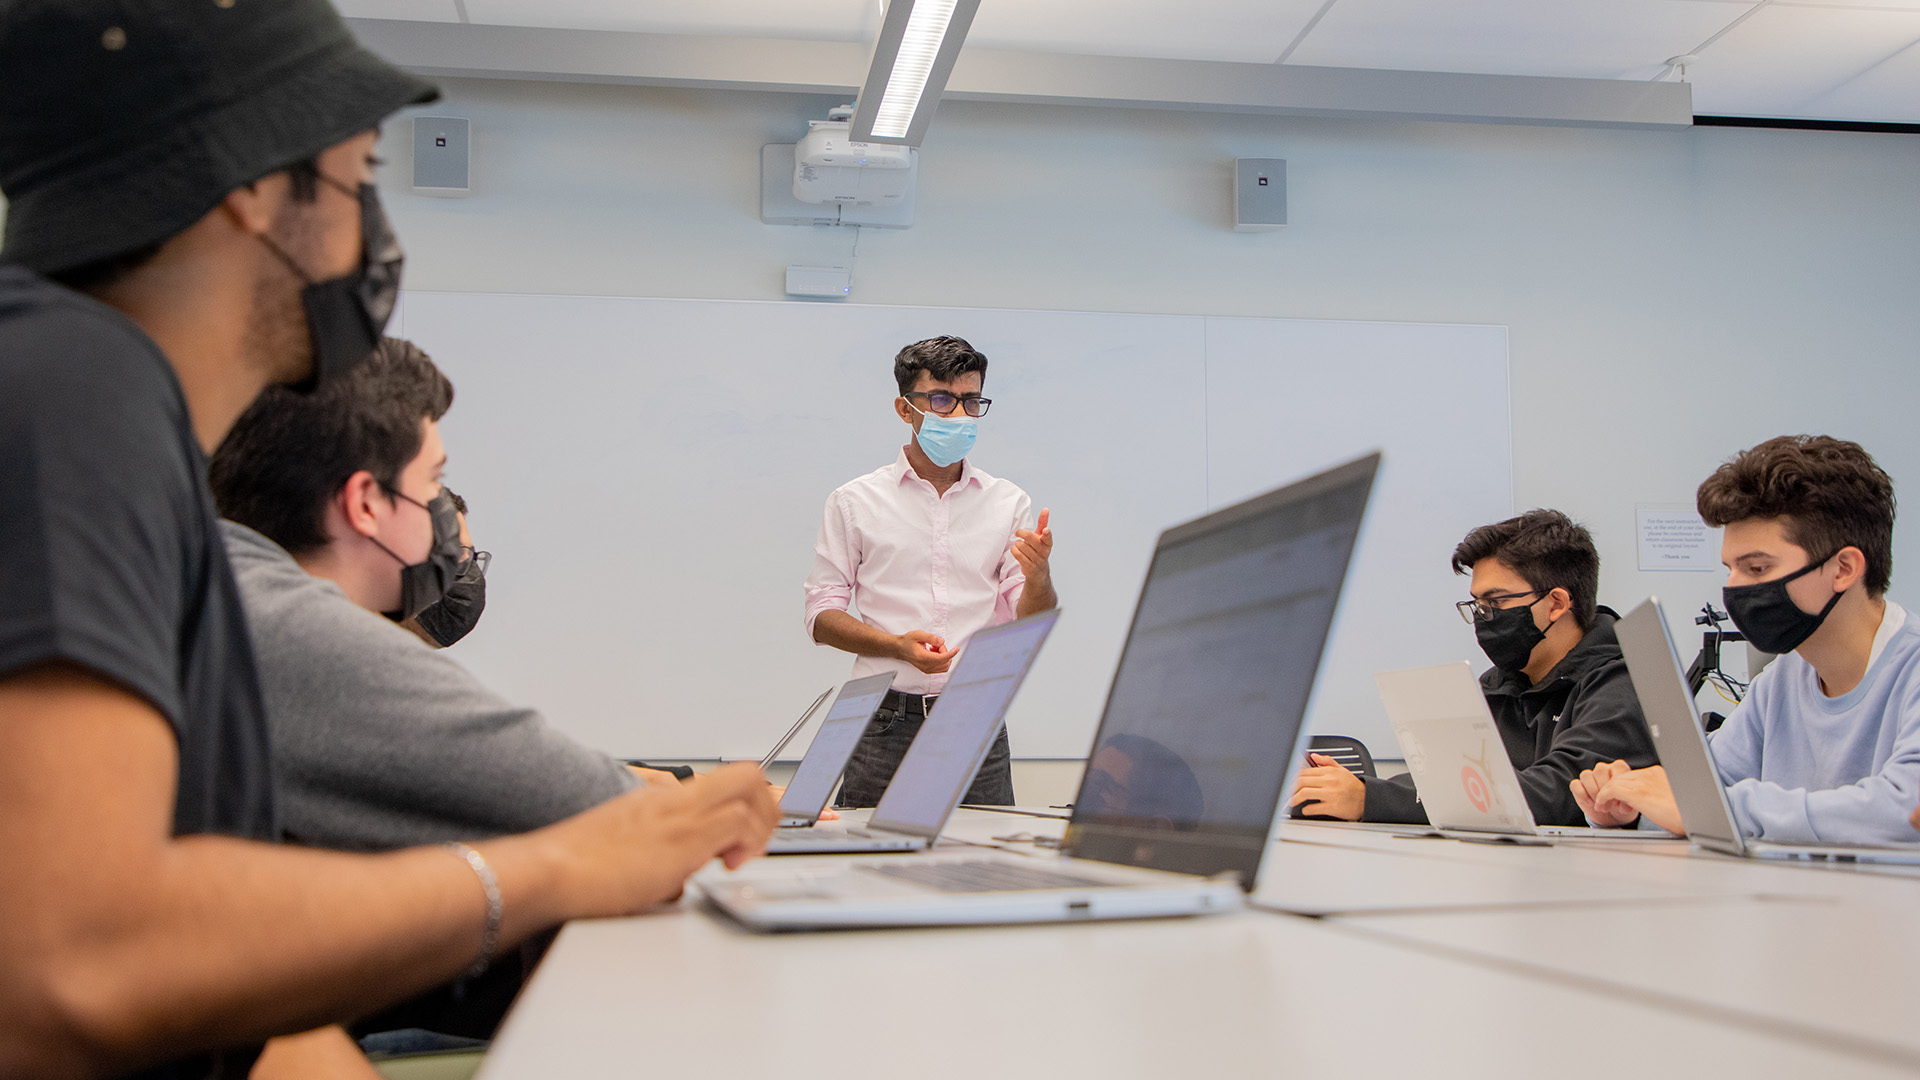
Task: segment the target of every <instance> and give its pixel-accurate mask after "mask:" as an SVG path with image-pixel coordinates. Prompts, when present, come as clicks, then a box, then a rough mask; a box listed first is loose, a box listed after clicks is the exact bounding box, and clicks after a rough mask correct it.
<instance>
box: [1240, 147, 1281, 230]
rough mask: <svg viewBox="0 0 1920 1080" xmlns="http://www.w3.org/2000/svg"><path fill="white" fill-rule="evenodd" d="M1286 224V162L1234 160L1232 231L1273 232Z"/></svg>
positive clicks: (1253, 159)
mask: <svg viewBox="0 0 1920 1080" xmlns="http://www.w3.org/2000/svg"><path fill="white" fill-rule="evenodd" d="M1286 224H1287V162H1286V159H1284V158H1247V157H1243V158H1235V159H1233V231H1234V232H1270V231H1272V230H1274V229H1278V228H1282V227H1284V226H1285V225H1286Z"/></svg>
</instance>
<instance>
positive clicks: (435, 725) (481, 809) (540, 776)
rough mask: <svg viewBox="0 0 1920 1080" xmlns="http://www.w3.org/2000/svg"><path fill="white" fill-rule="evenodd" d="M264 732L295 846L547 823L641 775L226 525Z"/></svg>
mask: <svg viewBox="0 0 1920 1080" xmlns="http://www.w3.org/2000/svg"><path fill="white" fill-rule="evenodd" d="M220 529H221V533H222V535H223V538H224V539H225V540H226V545H227V555H228V557H229V558H230V559H231V560H232V562H233V571H234V575H235V576H236V577H237V578H238V579H239V582H240V598H241V601H242V603H244V604H245V605H246V611H247V621H248V622H249V623H250V624H251V626H252V628H253V643H254V652H255V653H256V655H257V656H258V659H259V667H260V676H261V681H262V683H263V684H264V687H265V690H266V698H267V718H268V723H269V724H270V725H271V727H272V731H273V764H274V771H275V787H276V790H275V796H276V800H277V806H278V809H279V816H280V825H281V827H282V828H283V829H284V830H285V833H286V836H287V838H288V839H289V840H292V841H294V842H297V843H302V844H309V845H314V846H318V847H329V848H346V849H352V850H388V849H391V848H398V847H406V846H409V845H413V844H426V843H436V842H440V841H445V840H463V839H465V840H471V839H475V838H484V837H489V836H498V835H501V834H503V833H516V832H525V831H527V830H529V829H537V828H539V827H540V826H542V825H549V824H552V823H553V822H555V821H558V820H560V819H561V818H564V817H569V816H571V815H573V814H576V813H578V812H580V811H581V810H585V809H586V808H588V807H590V806H593V805H594V804H596V803H599V802H602V801H604V800H606V799H609V798H611V797H613V796H615V795H618V794H619V793H621V792H623V791H626V790H627V789H629V788H631V787H633V786H635V784H636V783H637V782H638V781H637V780H636V778H635V777H634V775H633V773H632V772H631V771H629V770H628V769H627V768H626V767H625V766H624V765H621V764H619V763H618V762H616V761H614V760H613V759H612V758H609V757H608V756H607V755H605V754H602V753H600V752H598V751H596V750H592V749H589V748H587V747H585V746H582V745H580V744H579V743H577V742H574V741H573V740H572V739H570V738H568V737H567V736H566V735H564V734H562V733H561V732H560V731H559V729H557V728H555V727H554V726H553V725H552V724H550V723H548V722H547V720H546V718H545V717H543V716H541V715H540V714H539V713H538V712H536V711H535V710H533V709H529V708H524V707H520V706H515V705H512V704H509V703H508V702H507V701H505V700H504V699H502V698H501V697H500V696H499V695H497V694H495V693H493V692H492V691H491V690H488V689H487V688H486V687H485V686H483V685H481V683H480V681H479V680H478V679H476V678H474V676H473V674H472V673H471V672H469V671H468V670H467V669H466V668H465V667H463V666H462V665H461V664H460V662H459V661H458V660H456V659H454V658H453V657H452V656H449V655H447V654H446V653H444V652H441V651H439V650H437V649H433V648H431V647H429V646H428V645H427V644H426V643H425V642H423V641H421V640H420V639H419V638H417V637H415V636H414V635H413V634H412V633H410V632H408V631H407V630H405V629H402V628H401V627H400V626H398V625H396V624H395V623H393V622H392V621H390V620H388V619H387V618H385V617H384V616H381V615H377V614H375V613H373V612H371V611H368V610H366V609H365V608H362V607H360V606H358V605H357V604H355V603H354V602H353V601H351V600H349V599H347V595H346V593H344V592H342V591H341V589H340V587H339V586H338V585H335V584H334V583H333V582H331V581H328V580H326V579H325V578H318V577H314V576H313V575H311V574H309V573H307V572H306V571H305V570H303V569H301V567H300V564H299V563H296V562H295V561H294V560H293V557H292V556H291V555H289V554H287V552H286V550H285V549H283V548H281V547H280V546H279V545H278V544H275V543H274V542H273V541H271V540H269V539H267V538H266V537H264V536H262V535H260V534H259V533H257V532H255V531H254V530H252V529H249V528H247V527H246V526H244V525H240V524H238V523H236V522H232V521H222V522H221V523H220Z"/></svg>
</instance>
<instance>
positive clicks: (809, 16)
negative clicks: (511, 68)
mask: <svg viewBox="0 0 1920 1080" xmlns="http://www.w3.org/2000/svg"><path fill="white" fill-rule="evenodd" d="M466 5H467V15H468V17H469V18H471V19H472V20H473V21H474V22H476V23H491V24H495V25H499V26H546V27H557V28H560V29H567V30H626V31H635V32H643V33H654V34H721V35H732V36H739V37H771V38H795V39H800V40H807V41H862V40H870V39H871V38H872V37H873V35H874V34H876V33H878V32H879V30H880V12H881V8H880V5H879V3H878V0H701V2H700V3H695V4H689V3H686V2H684V0H679V2H673V0H466Z"/></svg>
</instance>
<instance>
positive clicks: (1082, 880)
mask: <svg viewBox="0 0 1920 1080" xmlns="http://www.w3.org/2000/svg"><path fill="white" fill-rule="evenodd" d="M862 869H865V870H871V871H873V872H874V873H876V874H884V875H886V876H887V877H890V878H897V879H899V880H901V881H911V882H913V883H914V884H915V885H925V886H928V887H929V888H934V889H939V890H940V891H941V892H956V893H976V892H1019V891H1022V890H1026V889H1088V888H1093V889H1103V888H1111V887H1112V885H1113V883H1112V882H1110V881H1097V880H1095V879H1093V878H1089V877H1081V876H1080V875H1078V874H1067V873H1062V872H1061V871H1059V870H1050V869H1046V868H1044V867H1039V866H1022V865H1020V864H1019V863H1011V862H1002V861H1000V860H998V859H980V860H976V861H972V862H926V863H890V864H888V865H885V866H867V867H862Z"/></svg>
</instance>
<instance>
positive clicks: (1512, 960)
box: [480, 810, 1920, 1080]
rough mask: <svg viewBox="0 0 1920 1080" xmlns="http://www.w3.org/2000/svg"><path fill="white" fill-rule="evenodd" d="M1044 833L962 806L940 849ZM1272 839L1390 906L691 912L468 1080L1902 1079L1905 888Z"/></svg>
mask: <svg viewBox="0 0 1920 1080" xmlns="http://www.w3.org/2000/svg"><path fill="white" fill-rule="evenodd" d="M1061 827H1062V823H1061V822H1058V821H1056V820H1049V819H1043V818H1030V817H1019V816H1012V815H1006V814H998V813H991V812H986V811H965V810H963V811H959V812H958V813H956V814H955V817H954V820H953V822H952V823H951V825H950V827H949V833H948V835H949V836H950V837H954V838H955V839H957V840H964V841H970V842H974V843H987V842H992V838H993V837H1007V836H1019V835H1038V836H1048V835H1058V833H1059V832H1060V830H1061ZM1281 836H1282V840H1280V841H1279V842H1277V843H1276V845H1275V850H1274V852H1273V854H1272V856H1271V857H1270V858H1269V860H1268V862H1267V864H1266V866H1265V868H1264V869H1263V874H1262V878H1263V889H1262V890H1261V895H1262V896H1263V897H1268V896H1277V897H1279V898H1281V899H1283V900H1284V899H1286V898H1287V897H1289V896H1292V897H1293V898H1294V899H1296V900H1297V899H1300V898H1302V897H1305V896H1307V892H1306V891H1305V890H1293V891H1292V892H1291V893H1290V892H1289V891H1288V889H1287V887H1284V886H1282V885H1281V884H1279V883H1280V882H1283V881H1286V880H1291V879H1293V878H1297V877H1301V876H1312V875H1314V874H1340V875H1346V876H1347V877H1349V878H1352V879H1353V880H1354V881H1355V882H1357V883H1358V884H1351V885H1340V886H1337V887H1336V886H1334V885H1329V886H1328V887H1327V888H1325V889H1323V890H1322V892H1321V893H1320V894H1319V899H1321V900H1325V899H1328V898H1333V899H1339V898H1340V897H1342V896H1357V895H1360V894H1361V893H1363V892H1364V891H1365V890H1375V891H1378V890H1380V889H1383V888H1398V889H1404V890H1406V891H1405V892H1404V893H1402V894H1399V895H1401V897H1402V899H1401V901H1400V902H1397V903H1391V902H1390V903H1380V902H1373V903H1367V904H1360V905H1357V906H1356V905H1354V904H1348V903H1347V902H1345V901H1342V903H1340V904H1334V905H1332V906H1331V907H1330V908H1329V909H1328V910H1329V911H1330V912H1332V914H1331V915H1330V916H1329V917H1323V918H1307V917H1300V916H1298V915H1292V914H1283V913H1279V912H1275V911H1269V910H1256V909H1251V908H1250V909H1248V910H1246V911H1243V912H1239V913H1234V914H1229V915H1221V916H1211V917H1205V918H1196V919H1172V920H1143V921H1136V922H1113V923H1079V924H1071V925H1048V926H1016V927H967V928H954V929H931V930H876V931H838V932H830V933H816V934H787V935H771V936H769V935H757V934H752V933H749V932H747V931H745V930H742V929H740V928H738V927H737V926H735V925H734V924H732V923H731V922H729V921H727V920H725V919H724V918H723V917H721V916H719V915H717V914H715V913H713V912H711V911H709V910H706V909H704V907H702V906H701V905H699V904H698V903H696V902H693V901H687V902H683V903H682V904H680V905H676V906H674V907H671V908H668V909H664V910H663V911H661V912H659V913H656V914H650V915H645V916H640V917H636V918H631V919H609V920H593V921H582V922H576V923H573V924H571V925H569V926H568V927H567V928H566V930H565V931H564V932H563V933H562V934H561V935H560V938H559V940H558V941H557V942H556V944H555V945H554V947H553V949H552V951H551V952H550V953H549V955H548V957H547V959H546V961H545V962H544V963H543V964H542V965H541V967H540V969H539V971H538V973H537V974H536V975H535V976H534V978H533V980H532V982H531V983H530V984H529V986H528V988H527V989H526V991H525V992H524V993H523V994H522V995H521V998H520V1000H519V1001H518V1002H517V1003H516V1005H515V1006H514V1010H513V1012H512V1014H511V1015H510V1016H509V1017H508V1019H507V1022H506V1024H505V1025H504V1027H503V1029H502V1031H501V1033H500V1036H499V1038H498V1039H496V1041H495V1043H494V1045H493V1048H492V1050H491V1051H490V1052H489V1054H488V1055H487V1059H486V1063H485V1065H484V1066H483V1068H482V1071H481V1074H480V1076H481V1080H522V1078H525V1080H533V1078H539V1080H550V1078H551V1080H569V1078H575V1077H582V1078H584V1077H610V1076H627V1075H655V1074H668V1073H670V1074H674V1075H690V1076H699V1077H703V1078H704V1077H752V1078H755V1080H764V1078H766V1077H769V1076H780V1077H783V1078H787V1077H813V1076H820V1077H833V1078H834V1080H840V1078H842V1077H845V1076H848V1075H855V1076H865V1075H876V1076H912V1077H927V1078H933V1080H941V1078H954V1080H987V1078H999V1077H1012V1078H1025V1077H1034V1078H1050V1080H1059V1078H1065V1077H1081V1076H1094V1075H1103V1076H1126V1077H1133V1076H1139V1077H1149V1076H1156V1077H1157V1076H1167V1075H1184V1074H1188V1073H1194V1072H1210V1073H1215V1074H1220V1075H1232V1076H1239V1075H1256V1074H1257V1075H1274V1074H1280V1073H1283V1072H1284V1073H1289V1074H1297V1075H1324V1076H1329V1077H1334V1076H1338V1077H1372V1076H1380V1077H1387V1076H1393V1077H1396V1078H1403V1080H1404V1078H1407V1077H1409V1076H1416V1077H1417V1076H1420V1075H1422V1074H1426V1075H1433V1074H1434V1071H1435V1070H1436V1069H1437V1070H1439V1075H1444V1076H1454V1075H1461V1076H1466V1075H1472V1076H1528V1077H1532V1076H1537V1075H1552V1076H1554V1077H1555V1078H1556V1080H1560V1078H1565V1077H1587V1076H1592V1077H1608V1078H1610V1080H1612V1078H1617V1077H1619V1076H1621V1075H1623V1074H1628V1075H1655V1076H1709V1075H1739V1074H1752V1075H1758V1076H1780V1075H1807V1076H1819V1077H1823V1078H1825V1077H1843V1076H1844V1077H1851V1076H1861V1077H1870V1076H1911V1075H1913V1074H1914V1073H1915V1071H1916V1070H1920V1037H1916V1032H1920V1024H1915V1023H1913V1022H1912V1020H1911V1017H1910V1010H1911V1007H1912V1005H1913V1004H1914V1003H1916V1002H1920V993H1916V991H1917V990H1920V918H1915V919H1913V920H1906V919H1903V918H1902V917H1901V916H1902V915H1903V913H1904V912H1912V913H1914V914H1915V915H1916V916H1920V880H1916V879H1913V878H1911V877H1899V876H1881V875H1873V874H1865V873H1851V872H1825V871H1820V870H1807V869H1799V868H1792V867H1774V866H1755V865H1750V864H1747V863H1744V862H1740V861H1737V860H1730V859H1721V858H1715V857H1709V856H1703V855H1696V856H1682V855H1679V854H1678V852H1679V851H1680V850H1684V845H1672V846H1663V847H1662V848H1661V850H1660V851H1658V852H1656V851H1651V850H1638V851H1635V850H1616V849H1612V848H1605V847H1601V846H1600V845H1582V844H1563V845H1558V846H1556V847H1553V848H1494V847H1490V846H1487V845H1480V844H1465V843H1460V842H1457V841H1451V840H1412V839H1402V838H1397V837H1393V836H1389V835H1385V834H1381V833H1371V832H1367V831H1364V830H1354V829H1341V828H1337V827H1314V826H1309V825H1294V824H1289V825H1286V826H1283V828H1282V831H1281ZM1003 842H1004V843H1007V844H1009V846H1012V847H1014V848H1016V849H1019V848H1027V847H1030V846H1031V845H1029V844H1026V843H1023V842H1018V841H1003ZM1638 846H1639V845H1630V847H1635V848H1637V847H1638ZM1409 851H1412V852H1415V854H1408V853H1407V852H1409ZM810 858H828V857H810ZM709 872H711V871H709ZM1474 875H1479V876H1478V877H1477V878H1476V877H1475V876H1474ZM1475 880H1479V881H1480V882H1481V885H1482V887H1481V888H1479V889H1477V890H1476V889H1473V888H1470V887H1469V886H1470V885H1471V884H1472V882H1473V881H1475ZM1529 881H1531V882H1534V883H1535V884H1534V885H1531V886H1522V888H1523V892H1522V893H1521V894H1519V897H1518V898H1517V899H1516V896H1515V895H1514V894H1511V893H1508V892H1506V891H1505V890H1507V889H1509V888H1511V887H1513V886H1514V885H1515V884H1516V883H1518V882H1529ZM1540 881H1547V882H1549V884H1546V885H1539V884H1537V883H1538V882H1540ZM1423 882H1424V884H1423ZM1622 882H1625V883H1626V884H1625V887H1624V888H1623V887H1622V885H1621V883H1622ZM1436 883H1437V884H1436ZM1340 889H1344V890H1346V891H1345V892H1340V891H1339V890H1340ZM1527 889H1531V891H1530V892H1528V891H1525V890H1527ZM1316 902H1318V901H1316ZM1343 905H1344V906H1343ZM1902 909H1904V912H1903V910H1902Z"/></svg>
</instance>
